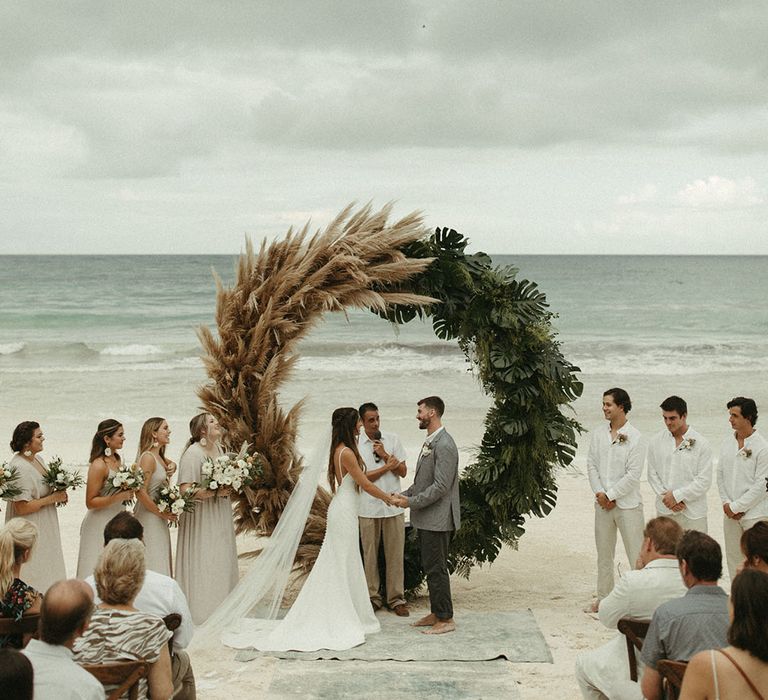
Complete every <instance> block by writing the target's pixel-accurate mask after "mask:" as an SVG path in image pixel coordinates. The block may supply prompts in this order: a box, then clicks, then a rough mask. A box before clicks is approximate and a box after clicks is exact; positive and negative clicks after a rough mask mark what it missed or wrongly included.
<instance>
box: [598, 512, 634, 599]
mask: <svg viewBox="0 0 768 700" xmlns="http://www.w3.org/2000/svg"><path fill="white" fill-rule="evenodd" d="M643 528H645V521H644V520H643V506H642V504H640V505H639V506H637V507H635V508H619V507H616V508H613V509H611V510H603V509H602V508H601V507H600V506H599V505H598V504H597V503H595V546H596V547H597V598H598V600H602V599H603V598H605V597H606V596H607V595H608V594H609V593H610V592H611V591H612V590H613V582H614V578H613V559H614V556H615V554H616V532H617V531H618V532H620V533H621V540H622V542H624V551H625V552H626V553H627V559H629V568H630V569H634V568H635V562H636V561H637V556H638V554H640V547H642V546H643Z"/></svg>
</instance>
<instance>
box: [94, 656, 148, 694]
mask: <svg viewBox="0 0 768 700" xmlns="http://www.w3.org/2000/svg"><path fill="white" fill-rule="evenodd" d="M82 666H83V668H84V669H85V670H86V671H88V673H90V674H91V675H92V676H94V677H95V678H96V680H98V681H99V682H100V683H101V684H102V685H103V686H105V687H106V686H116V687H115V689H114V690H111V691H109V694H108V695H107V700H119V699H120V698H121V697H123V695H124V694H125V693H128V698H129V700H137V699H138V697H139V681H141V679H142V678H146V677H147V674H148V673H149V663H147V662H146V661H113V662H112V663H108V664H83V665H82Z"/></svg>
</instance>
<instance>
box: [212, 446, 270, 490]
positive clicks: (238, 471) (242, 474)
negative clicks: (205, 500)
mask: <svg viewBox="0 0 768 700" xmlns="http://www.w3.org/2000/svg"><path fill="white" fill-rule="evenodd" d="M263 471H264V470H263V468H262V465H261V460H260V459H259V458H258V456H257V455H249V454H248V443H247V442H244V443H243V446H242V447H241V448H240V452H238V453H237V454H236V455H232V454H226V455H220V456H219V457H208V458H207V459H206V460H205V461H204V462H203V466H202V475H203V481H202V484H201V485H200V486H201V488H204V489H210V490H211V491H217V490H218V489H220V488H222V487H224V486H228V487H229V488H231V489H232V491H234V492H235V493H242V492H243V489H245V488H246V487H247V486H251V485H253V484H254V483H255V482H256V480H257V479H258V478H259V477H260V476H261V475H262V474H263Z"/></svg>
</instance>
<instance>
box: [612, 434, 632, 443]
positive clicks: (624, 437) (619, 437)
mask: <svg viewBox="0 0 768 700" xmlns="http://www.w3.org/2000/svg"><path fill="white" fill-rule="evenodd" d="M614 442H618V443H619V445H623V444H624V443H625V442H629V435H627V434H626V433H617V434H616V439H615V440H614Z"/></svg>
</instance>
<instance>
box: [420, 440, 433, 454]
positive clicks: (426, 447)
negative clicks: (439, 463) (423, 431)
mask: <svg viewBox="0 0 768 700" xmlns="http://www.w3.org/2000/svg"><path fill="white" fill-rule="evenodd" d="M431 454H432V446H431V445H430V444H429V443H428V442H425V443H424V446H423V447H422V448H421V456H422V457H429V455H431Z"/></svg>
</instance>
